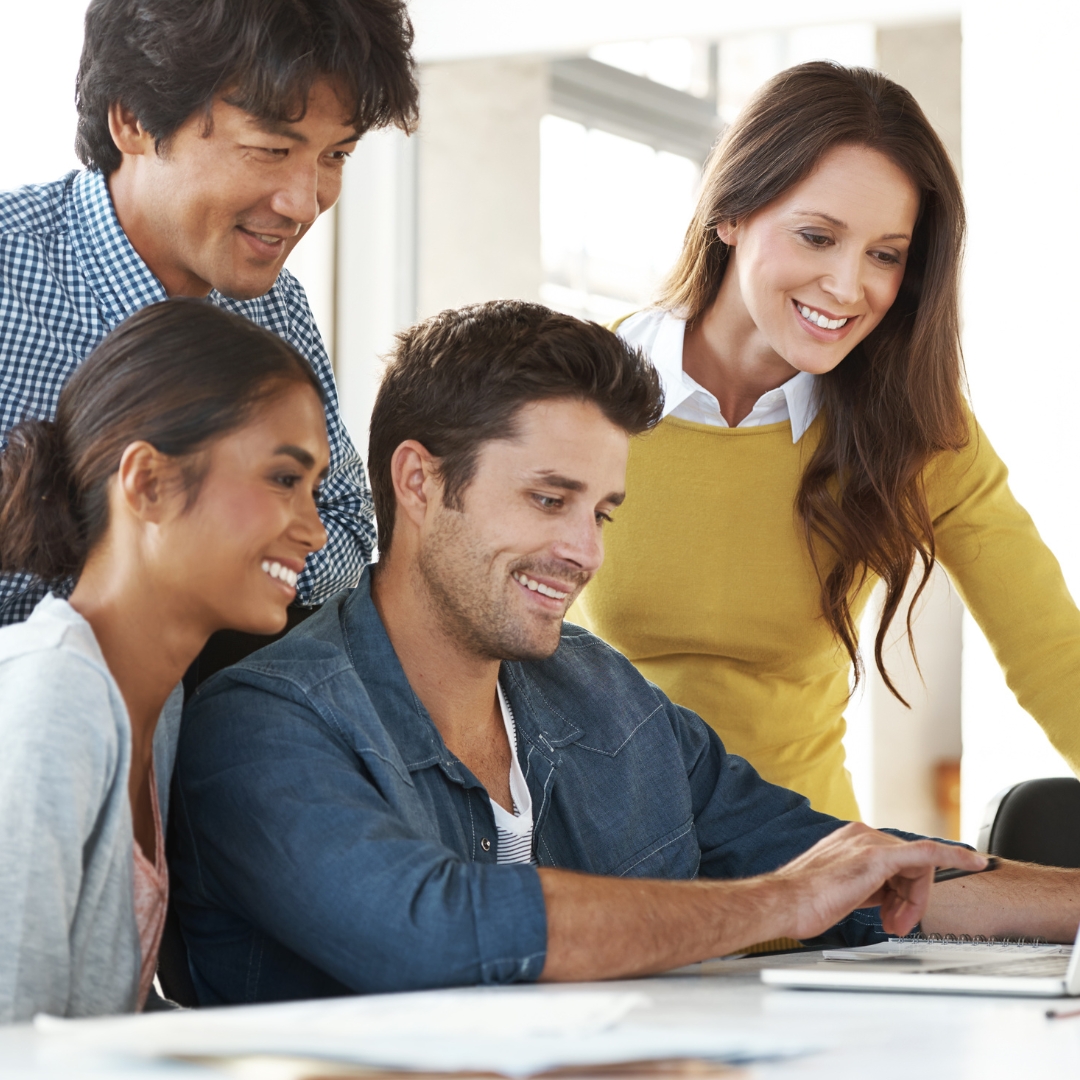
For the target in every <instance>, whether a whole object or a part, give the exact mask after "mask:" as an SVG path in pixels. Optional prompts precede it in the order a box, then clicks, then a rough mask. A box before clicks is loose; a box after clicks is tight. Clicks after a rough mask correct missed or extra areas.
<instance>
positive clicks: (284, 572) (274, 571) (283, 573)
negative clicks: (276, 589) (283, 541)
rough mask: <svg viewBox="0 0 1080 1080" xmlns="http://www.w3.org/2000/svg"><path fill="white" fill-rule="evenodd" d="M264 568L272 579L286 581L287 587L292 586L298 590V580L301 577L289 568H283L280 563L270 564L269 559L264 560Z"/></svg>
mask: <svg viewBox="0 0 1080 1080" xmlns="http://www.w3.org/2000/svg"><path fill="white" fill-rule="evenodd" d="M262 568H263V570H264V571H265V572H266V573H268V574H269V575H270V576H271V577H272V578H277V579H278V580H279V581H284V582H285V584H286V585H291V586H292V587H293V588H294V589H295V588H296V579H297V578H298V577H299V576H300V575H299V574H298V573H297V572H296V571H295V570H290V569H289V568H288V567H287V566H282V565H281V563H279V562H270V561H269V560H267V559H263V562H262Z"/></svg>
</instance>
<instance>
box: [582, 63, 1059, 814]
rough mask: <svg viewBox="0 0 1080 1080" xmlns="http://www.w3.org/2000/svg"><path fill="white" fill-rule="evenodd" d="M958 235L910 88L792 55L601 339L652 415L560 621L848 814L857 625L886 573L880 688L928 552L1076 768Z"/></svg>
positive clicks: (940, 161) (1055, 656)
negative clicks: (977, 399) (629, 308)
mask: <svg viewBox="0 0 1080 1080" xmlns="http://www.w3.org/2000/svg"><path fill="white" fill-rule="evenodd" d="M963 241H964V205H963V197H962V195H961V190H960V183H959V180H958V178H957V176H956V171H955V169H954V168H953V166H952V164H951V162H950V161H949V155H948V153H947V152H946V150H945V147H944V146H943V145H942V143H941V140H940V139H939V138H938V136H937V135H936V134H935V132H934V129H933V128H932V127H931V125H930V123H929V122H928V121H927V119H926V117H925V116H924V115H923V112H922V110H921V109H920V108H919V106H918V104H917V103H916V101H915V99H914V98H913V97H912V96H911V94H909V93H908V92H907V91H906V90H905V89H904V88H903V87H901V86H898V85H897V84H896V83H894V82H892V81H890V80H889V79H888V78H886V77H885V76H884V75H882V74H881V73H880V72H877V71H870V70H867V69H864V68H845V67H841V66H840V65H837V64H830V63H825V62H816V63H809V64H801V65H799V66H798V67H793V68H790V69H788V70H787V71H783V72H781V73H780V74H779V75H777V76H776V77H775V78H773V79H772V80H770V81H769V82H768V83H766V84H765V86H763V87H762V88H761V90H760V91H759V92H758V94H757V95H756V96H755V97H754V99H753V100H752V101H751V102H750V103H749V104H748V105H747V106H746V108H745V109H744V110H743V112H742V113H741V114H740V115H739V116H738V117H737V118H736V119H735V121H734V122H733V123H732V124H731V126H730V127H729V128H728V129H727V130H726V131H725V132H724V134H723V136H722V137H721V139H720V142H719V144H718V145H717V146H716V148H715V149H714V150H713V153H712V156H711V157H710V159H709V161H708V162H707V164H706V166H705V176H704V181H703V185H702V192H701V197H700V200H699V203H698V207H697V211H696V213H695V215H694V218H693V220H692V221H691V223H690V226H689V228H688V229H687V232H686V238H685V241H684V244H683V249H682V254H681V255H680V257H679V260H678V262H677V263H676V266H675V268H674V270H673V271H672V273H671V276H670V277H669V279H668V281H667V283H666V285H665V286H664V288H663V290H662V292H661V295H660V297H659V298H658V302H657V305H656V307H654V308H652V309H649V310H647V311H643V312H638V313H637V314H635V315H632V316H630V317H629V318H627V319H625V320H623V321H622V322H621V324H620V325H619V326H618V333H619V334H620V335H621V336H622V337H624V338H625V339H626V340H627V341H629V342H630V343H631V344H634V345H637V346H639V347H641V348H643V349H645V350H646V351H647V352H648V354H649V356H650V358H651V359H652V360H653V363H654V364H655V365H656V366H657V368H658V369H659V371H660V376H661V380H662V382H663V384H664V394H665V399H666V400H665V419H664V420H663V421H662V422H661V423H660V424H659V425H658V426H657V428H656V430H655V431H653V432H652V433H651V434H650V435H649V436H648V437H647V438H644V439H641V440H637V441H636V442H635V444H634V446H633V448H632V450H631V454H630V463H629V467H628V471H627V490H628V491H629V492H630V493H631V497H630V498H629V499H628V500H627V503H626V505H625V506H624V507H623V508H621V510H620V512H619V514H618V516H617V520H616V523H615V527H614V528H612V529H611V530H610V531H609V532H608V533H607V536H606V548H607V558H606V560H605V563H604V567H603V569H602V570H601V571H600V573H599V574H598V575H597V577H596V579H595V580H594V581H593V582H592V583H591V584H590V585H589V587H588V589H587V590H586V592H585V594H584V596H583V598H582V600H581V602H580V606H579V613H580V616H581V619H582V621H584V622H585V623H586V625H588V626H589V627H590V628H591V629H593V630H595V631H596V632H597V633H598V634H599V635H600V636H601V637H603V638H605V639H606V640H608V641H609V642H611V644H613V645H614V646H615V647H616V648H618V649H620V650H621V651H622V652H623V653H625V654H626V655H627V656H628V657H629V658H630V659H631V660H632V661H634V663H635V664H637V666H638V667H639V668H640V669H641V671H642V672H643V673H644V674H645V675H647V676H648V678H650V679H652V680H653V681H654V682H656V683H658V684H659V685H660V686H661V688H662V689H663V690H664V691H665V692H666V693H667V694H668V695H669V696H670V697H671V698H673V699H674V700H675V701H678V702H679V703H680V704H682V705H686V706H688V707H689V708H691V709H693V710H694V711H695V712H697V713H698V714H699V715H700V716H702V717H703V718H704V719H705V720H707V721H708V722H709V723H710V724H711V725H712V726H713V727H714V728H715V729H716V730H717V731H718V732H719V733H720V734H721V736H722V737H723V739H724V743H725V744H726V746H727V748H728V750H730V751H733V752H734V753H737V754H739V755H741V756H743V757H745V758H747V759H748V760H749V761H750V763H751V764H752V765H754V766H755V767H756V768H757V769H758V771H759V772H760V773H761V774H762V775H763V776H764V777H765V778H766V779H767V780H771V781H772V782H774V783H777V784H781V785H783V786H784V787H789V788H793V789H795V790H796V791H800V792H802V793H803V794H804V795H806V796H808V797H809V798H810V801H811V802H812V803H813V805H814V807H815V808H816V809H818V810H822V811H825V812H826V813H830V814H835V815H836V816H838V817H842V818H856V817H858V814H859V809H858V806H857V805H856V802H855V796H854V791H853V789H852V784H851V778H850V776H849V775H848V773H847V770H846V769H845V768H844V747H843V736H844V718H843V712H844V708H845V706H846V704H847V701H848V698H849V696H850V687H851V681H852V677H853V675H854V677H855V678H856V679H857V678H858V676H859V675H860V660H859V652H858V636H857V627H858V625H859V620H860V616H861V614H862V611H863V610H864V608H865V605H866V602H867V598H868V597H869V595H870V592H871V590H872V589H873V587H874V586H875V584H876V583H877V582H878V581H881V582H882V583H883V585H884V603H883V607H882V616H881V618H880V620H879V622H878V625H877V627H876V628H875V634H874V644H873V649H872V653H873V656H874V660H875V662H876V664H877V667H878V668H879V669H880V671H881V674H882V676H883V677H884V679H885V682H886V684H887V685H888V686H889V687H890V689H893V692H894V693H896V696H897V697H900V695H899V693H897V692H896V690H895V688H894V687H893V684H892V683H891V682H890V680H889V673H888V671H887V670H886V668H885V664H884V660H883V653H882V647H883V644H884V642H885V636H886V633H887V632H888V630H889V627H890V626H891V625H894V624H895V623H896V622H900V624H901V625H903V623H904V621H905V620H906V621H907V623H908V626H909V628H910V617H911V606H913V605H914V600H913V601H912V604H911V605H909V606H908V607H907V610H906V611H905V610H904V607H905V605H904V604H903V602H902V601H903V595H904V588H905V586H906V584H907V581H908V578H909V577H911V576H913V577H914V581H915V583H916V585H917V588H918V591H921V590H922V588H923V587H924V586H925V584H926V582H927V580H928V577H929V574H930V572H931V570H932V569H933V567H934V564H935V562H938V561H940V562H941V564H942V565H943V566H944V568H945V570H946V571H948V573H949V576H950V578H951V579H952V581H953V583H954V584H955V585H956V587H957V591H958V592H959V593H960V596H961V598H962V599H963V601H964V603H965V604H966V605H967V607H968V610H969V611H970V612H971V613H972V615H973V616H974V617H975V619H976V620H977V621H978V623H979V625H980V626H981V627H982V629H983V631H984V632H985V633H986V636H987V637H988V639H989V640H990V644H991V645H992V646H993V649H994V652H995V654H996V655H997V657H998V659H999V661H1000V662H1001V664H1002V667H1003V669H1004V672H1005V676H1006V679H1007V680H1008V683H1009V686H1010V687H1011V688H1012V690H1013V692H1014V693H1015V694H1016V696H1017V699H1018V700H1019V702H1020V704H1021V705H1022V706H1023V707H1024V708H1025V709H1027V710H1028V712H1030V713H1031V715H1032V716H1033V717H1034V718H1035V719H1036V720H1037V721H1038V722H1039V724H1041V725H1042V727H1043V729H1044V730H1045V731H1046V734H1047V735H1048V736H1049V738H1050V740H1051V742H1052V743H1053V744H1054V745H1055V746H1056V747H1057V749H1058V750H1059V751H1060V752H1061V753H1062V754H1063V755H1064V757H1065V758H1066V760H1067V761H1068V762H1069V763H1070V764H1071V765H1072V767H1073V768H1074V769H1080V725H1078V724H1077V723H1076V702H1077V700H1078V698H1080V611H1078V610H1077V607H1076V604H1075V603H1074V602H1073V600H1072V597H1071V596H1070V595H1069V591H1068V589H1067V588H1066V585H1065V581H1064V579H1063V577H1062V574H1061V568H1060V567H1059V566H1058V563H1057V560H1056V559H1055V558H1054V556H1053V555H1052V554H1051V552H1050V551H1048V550H1047V548H1046V546H1045V544H1043V542H1042V541H1041V539H1040V538H1039V534H1038V532H1037V531H1036V529H1035V526H1034V524H1033V523H1032V521H1031V518H1030V517H1028V515H1027V514H1026V513H1025V512H1024V510H1023V508H1022V507H1021V506H1020V505H1019V504H1018V503H1017V502H1016V500H1015V499H1014V498H1013V496H1012V493H1011V492H1010V490H1009V485H1008V480H1007V477H1008V473H1007V470H1006V469H1005V466H1004V465H1003V464H1002V462H1001V460H1000V459H999V458H998V457H997V455H996V454H995V453H994V450H993V448H992V447H991V445H990V443H989V441H988V440H987V438H986V436H985V435H984V434H983V432H982V431H981V430H980V428H979V425H978V424H977V422H976V420H975V417H974V416H973V415H972V413H971V410H970V408H969V406H968V404H967V402H966V401H965V399H964V388H963V372H962V363H961V353H960V316H959V292H958V284H959V274H960V260H961V255H962V252H963ZM918 591H917V592H916V596H915V599H917V598H918ZM901 700H902V699H901ZM1007 752H1008V750H1007V748H1005V747H1003V748H1002V753H1007Z"/></svg>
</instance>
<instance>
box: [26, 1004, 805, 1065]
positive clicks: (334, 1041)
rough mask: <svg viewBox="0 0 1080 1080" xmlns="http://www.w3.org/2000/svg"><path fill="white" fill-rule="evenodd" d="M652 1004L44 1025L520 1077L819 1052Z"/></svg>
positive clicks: (183, 1044) (70, 1033) (406, 1008)
mask: <svg viewBox="0 0 1080 1080" xmlns="http://www.w3.org/2000/svg"><path fill="white" fill-rule="evenodd" d="M649 1005H650V1002H649V999H648V997H647V996H646V995H645V994H642V993H636V992H619V991H608V990H578V989H571V988H567V989H561V988H556V987H549V988H543V989H541V988H537V987H482V988H470V989H465V990H440V991H424V992H420V993H411V994H385V995H372V996H369V997H351V998H328V999H320V1000H317V1001H304V1002H290V1003H288V1004H283V1005H258V1006H240V1007H233V1008H223V1009H202V1010H192V1011H183V1012H172V1013H150V1014H144V1015H142V1016H124V1017H110V1018H104V1019H96V1020H60V1019H57V1018H55V1017H50V1016H39V1017H37V1019H36V1020H35V1024H36V1026H37V1028H38V1030H39V1031H42V1032H48V1033H50V1034H54V1035H55V1036H56V1037H57V1038H63V1039H64V1040H65V1041H74V1042H77V1043H80V1044H83V1045H87V1046H92V1047H93V1048H94V1049H96V1050H101V1051H106V1052H108V1053H110V1054H121V1055H131V1056H138V1057H144V1058H145V1057H176V1056H183V1057H200V1056H202V1057H213V1056H218V1057H221V1056H237V1055H245V1054H283V1055H295V1056H305V1057H317V1058H323V1059H327V1060H334V1061H347V1062H354V1063H357V1064H362V1065H371V1066H378V1067H383V1068H391V1069H404V1070H421V1071H424V1070H426V1071H440V1072H452V1071H486V1072H493V1073H499V1074H502V1075H505V1076H510V1077H524V1076H530V1075H532V1074H534V1073H539V1072H543V1071H545V1070H549V1069H556V1068H560V1067H564V1066H573V1065H579V1066H588V1065H603V1064H616V1063H622V1062H631V1061H650V1060H661V1059H672V1058H682V1059H685V1058H699V1059H705V1060H710V1061H724V1062H744V1061H750V1060H760V1059H763V1058H778V1057H788V1056H793V1055H795V1054H799V1053H805V1052H807V1051H810V1050H816V1049H819V1047H817V1046H810V1045H807V1043H806V1041H805V1040H796V1039H788V1038H785V1037H784V1036H782V1035H781V1036H775V1035H764V1034H761V1033H755V1032H747V1031H745V1030H733V1029H724V1028H723V1027H722V1026H720V1025H719V1024H717V1025H716V1026H709V1027H701V1026H697V1027H666V1026H665V1027H659V1026H657V1027H650V1026H649V1025H648V1012H649ZM631 1013H634V1017H633V1021H632V1022H628V1017H629V1016H630V1014H631Z"/></svg>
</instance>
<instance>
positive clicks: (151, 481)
mask: <svg viewBox="0 0 1080 1080" xmlns="http://www.w3.org/2000/svg"><path fill="white" fill-rule="evenodd" d="M176 473H177V467H176V462H175V461H174V460H173V459H172V458H170V457H169V456H168V455H167V454H163V453H161V451H160V450H158V449H157V448H156V447H154V446H152V445H151V444H150V443H148V442H133V443H131V444H130V445H128V446H127V448H126V449H125V450H124V453H123V455H122V456H121V458H120V468H119V469H117V480H118V481H119V488H120V498H121V499H122V500H123V501H124V503H125V504H126V505H127V507H128V509H129V510H130V511H131V513H132V514H133V515H134V516H135V517H137V518H141V519H142V520H143V521H151V522H155V523H158V522H160V521H162V519H163V518H164V517H165V515H166V513H167V512H168V507H167V503H168V502H169V501H170V500H169V499H168V498H167V497H166V496H167V494H168V493H169V492H172V491H174V490H175V487H176V483H175V481H176Z"/></svg>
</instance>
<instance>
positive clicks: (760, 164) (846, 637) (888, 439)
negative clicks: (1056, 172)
mask: <svg viewBox="0 0 1080 1080" xmlns="http://www.w3.org/2000/svg"><path fill="white" fill-rule="evenodd" d="M842 145H857V146H865V147H868V148H869V149H872V150H876V151H878V152H879V153H881V154H884V155H885V156H886V157H888V158H889V159H890V160H891V161H893V162H894V163H895V164H896V165H897V166H898V167H899V168H900V169H902V170H903V171H904V172H905V173H906V174H907V176H908V177H909V178H910V180H911V182H912V183H913V184H914V185H915V187H916V189H917V190H918V193H919V216H918V220H917V222H916V225H915V232H914V235H913V236H912V243H911V248H910V251H909V254H908V262H907V267H906V269H905V272H904V280H903V283H902V285H901V287H900V292H899V293H898V295H897V297H896V300H895V302H894V303H893V306H892V307H891V308H890V309H889V311H888V313H887V314H886V316H885V318H884V319H882V321H881V323H880V324H879V325H878V326H877V327H876V328H875V329H874V331H873V332H872V333H871V334H869V335H868V336H867V338H866V340H865V341H863V342H861V343H860V344H859V345H857V346H856V347H855V348H854V349H852V351H851V352H850V353H849V354H848V355H847V357H845V359H844V360H843V361H842V362H841V363H840V364H839V365H838V366H837V367H836V368H834V369H833V370H832V371H830V372H828V373H827V374H825V375H821V376H819V377H818V379H817V384H816V385H817V393H818V395H819V397H818V400H819V402H820V406H821V413H822V416H823V420H824V424H823V431H822V436H821V442H820V443H819V444H818V447H817V449H816V450H815V451H814V454H813V457H812V458H811V460H810V462H809V463H808V465H807V467H806V470H805V472H804V473H803V476H802V481H801V483H800V486H799V492H798V495H797V497H796V504H795V507H796V512H797V514H798V516H799V519H800V520H801V523H802V528H803V530H804V532H805V535H806V541H807V545H808V547H809V549H810V554H811V557H812V559H813V563H814V568H815V570H816V572H817V575H818V580H819V582H820V585H821V608H822V613H823V615H824V617H825V620H826V622H827V623H828V624H829V626H830V627H831V628H832V630H833V632H834V633H835V634H836V636H837V638H838V639H839V641H840V643H841V644H842V645H843V647H844V649H845V650H846V651H847V653H848V655H849V656H850V657H851V660H852V663H853V665H854V667H855V678H856V681H858V679H859V677H860V674H861V665H860V661H859V655H858V640H857V631H856V627H855V622H854V619H853V618H852V613H851V602H852V599H853V598H854V596H855V594H856V592H857V591H858V589H860V588H861V587H862V585H863V584H864V583H865V581H866V577H867V574H868V573H871V572H872V573H876V574H878V575H879V576H880V577H881V579H882V580H883V581H884V582H885V587H886V591H885V603H884V606H883V609H882V615H881V623H880V625H879V627H878V632H877V637H876V639H875V642H874V657H875V660H876V661H877V667H878V670H879V671H880V672H881V674H882V677H883V678H884V680H885V683H886V685H887V686H888V687H889V689H890V690H891V691H892V693H893V694H895V695H896V697H897V698H899V699H900V700H901V701H903V700H904V699H903V698H902V697H901V695H900V694H899V692H898V691H897V689H896V687H895V686H894V685H893V683H892V680H891V679H890V678H889V675H888V673H887V672H886V670H885V664H884V662H883V660H882V648H883V645H884V641H885V634H886V632H887V630H888V628H889V625H890V624H891V622H892V620H893V617H894V616H895V615H896V612H897V610H898V609H899V607H900V602H901V599H902V597H903V593H904V587H905V585H906V583H907V579H908V577H909V575H910V574H911V572H912V569H913V568H914V565H915V561H916V559H917V560H918V561H919V563H920V564H921V568H922V579H921V581H920V583H919V587H918V589H917V590H916V593H915V596H914V597H913V598H912V602H911V606H910V607H909V608H908V612H907V633H908V640H909V643H912V644H913V642H912V635H911V619H912V611H913V609H914V607H915V602H916V601H917V600H918V597H919V595H920V594H921V593H922V590H923V589H924V588H925V587H926V583H927V580H928V579H929V576H930V572H931V570H932V569H933V566H934V557H935V553H934V530H933V523H932V522H931V520H930V513H929V510H928V508H927V504H926V496H925V493H924V491H923V487H922V474H923V470H924V468H925V466H926V465H927V463H928V462H929V461H930V459H931V458H932V457H933V456H934V455H935V454H937V453H940V452H941V451H943V450H958V449H960V448H961V447H962V446H963V445H964V444H965V443H966V441H967V437H968V429H967V423H966V417H965V411H964V400H963V393H962V387H961V380H962V375H963V369H962V357H961V352H960V330H959V296H958V294H959V270H960V259H961V255H962V252H963V243H964V205H963V197H962V195H961V191H960V182H959V180H958V179H957V176H956V171H955V169H954V168H953V166H952V163H951V161H950V160H949V155H948V152H947V151H946V149H945V147H944V145H943V144H942V142H941V140H940V139H939V138H938V136H937V134H936V133H935V132H934V129H933V128H932V127H931V126H930V122H929V121H928V120H927V119H926V117H925V116H924V115H923V112H922V110H921V109H920V108H919V105H918V103H917V102H916V101H915V99H914V98H913V97H912V96H911V94H910V93H908V91H907V90H905V89H904V88H903V87H902V86H898V85H897V84H896V83H894V82H892V81H891V80H890V79H888V78H886V77H885V76H884V75H882V74H881V73H880V72H876V71H870V70H868V69H866V68H846V67H842V66H840V65H839V64H833V63H826V62H814V63H810V64H800V65H798V66H797V67H793V68H789V69H788V70H787V71H782V72H781V73H780V74H779V75H777V76H775V78H773V79H771V80H770V81H769V82H768V83H766V84H765V85H764V86H763V87H762V88H761V89H760V90H759V91H758V93H757V94H756V96H755V97H754V98H753V100H752V101H751V102H750V103H749V104H748V105H747V106H746V108H745V109H744V110H743V111H742V113H741V114H740V115H739V117H738V118H737V119H736V120H735V122H734V123H733V124H732V125H731V126H730V127H729V128H728V129H727V130H726V131H725V132H724V135H723V137H722V138H721V140H720V142H719V143H718V144H717V146H716V148H715V149H714V150H713V152H712V154H711V156H710V158H709V161H708V162H707V164H706V167H705V177H704V183H703V187H702V193H701V198H700V200H699V202H698V206H697V210H696V211H695V214H694V218H693V221H692V222H691V223H690V227H689V229H688V230H687V233H686V239H685V242H684V245H683V250H682V254H681V255H680V257H679V261H678V263H677V264H676V266H675V269H674V270H673V271H672V273H671V276H670V277H669V278H668V280H667V282H666V283H665V285H664V287H663V290H662V293H661V296H660V298H659V303H660V305H661V306H662V307H664V308H667V309H668V310H671V311H674V312H677V313H678V314H680V315H682V316H683V317H685V318H686V319H687V320H688V322H689V323H690V325H693V324H694V322H695V321H696V320H697V319H699V318H700V317H701V315H702V314H703V313H704V312H705V311H706V309H707V308H708V307H709V306H710V305H711V304H712V302H713V301H714V300H715V298H716V295H717V292H718V291H719V288H720V282H721V280H722V278H723V276H724V271H725V269H726V267H727V261H728V254H729V250H730V249H729V248H728V246H727V245H726V244H725V243H724V242H723V241H722V240H721V239H720V237H719V236H718V235H717V226H718V225H720V224H721V223H723V222H734V221H739V220H741V219H743V218H745V217H747V216H748V215H750V214H752V213H754V211H756V210H759V209H761V207H763V206H765V205H766V204H767V203H770V202H772V201H773V200H774V199H776V198H778V197H779V196H781V195H783V194H784V193H785V192H786V191H788V189H789V188H791V187H792V186H793V185H795V184H797V183H798V182H799V181H800V180H803V179H804V178H805V177H806V176H808V175H809V174H810V173H811V172H812V171H813V169H814V168H815V166H816V165H817V164H818V163H819V162H820V161H821V159H822V157H823V156H824V155H825V154H826V153H827V152H828V151H830V150H831V149H833V148H834V147H837V146H842ZM819 544H823V545H824V546H825V548H827V549H828V550H829V551H830V552H831V553H832V556H833V558H832V560H831V561H830V563H829V564H827V565H826V564H825V563H824V560H823V558H822V555H821V554H820V553H819V550H818V546H819ZM905 704H906V702H905Z"/></svg>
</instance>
